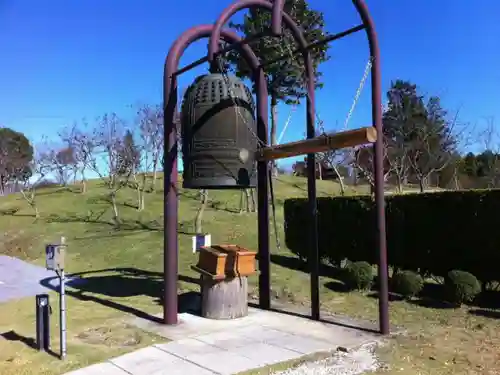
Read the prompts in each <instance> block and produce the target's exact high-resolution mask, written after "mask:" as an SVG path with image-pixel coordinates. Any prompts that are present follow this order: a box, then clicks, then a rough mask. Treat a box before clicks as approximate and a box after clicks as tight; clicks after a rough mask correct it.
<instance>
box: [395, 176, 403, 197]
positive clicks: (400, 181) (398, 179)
mask: <svg viewBox="0 0 500 375" xmlns="http://www.w3.org/2000/svg"><path fill="white" fill-rule="evenodd" d="M396 189H397V192H398V193H399V194H401V193H402V192H403V179H402V178H401V176H400V175H399V173H397V174H396Z"/></svg>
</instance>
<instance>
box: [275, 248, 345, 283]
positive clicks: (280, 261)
mask: <svg viewBox="0 0 500 375" xmlns="http://www.w3.org/2000/svg"><path fill="white" fill-rule="evenodd" d="M271 262H272V263H274V264H277V265H279V266H281V267H285V268H288V269H291V270H294V271H301V272H304V273H310V270H309V264H307V262H304V261H303V260H301V259H300V258H297V257H292V256H286V255H279V254H271ZM319 273H320V276H326V277H331V278H333V279H336V280H338V279H341V278H342V272H341V270H340V269H339V268H336V267H332V266H329V265H326V264H322V263H320V265H319Z"/></svg>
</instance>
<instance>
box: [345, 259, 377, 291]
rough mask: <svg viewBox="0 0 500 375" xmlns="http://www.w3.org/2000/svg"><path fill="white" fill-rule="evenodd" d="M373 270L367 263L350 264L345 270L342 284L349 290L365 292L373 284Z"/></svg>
mask: <svg viewBox="0 0 500 375" xmlns="http://www.w3.org/2000/svg"><path fill="white" fill-rule="evenodd" d="M373 277H374V275H373V268H372V266H371V265H370V263H368V262H364V261H360V262H352V263H349V264H348V265H347V266H346V268H345V273H344V283H345V285H346V286H347V287H348V288H349V289H350V290H367V289H370V287H371V286H372V283H373Z"/></svg>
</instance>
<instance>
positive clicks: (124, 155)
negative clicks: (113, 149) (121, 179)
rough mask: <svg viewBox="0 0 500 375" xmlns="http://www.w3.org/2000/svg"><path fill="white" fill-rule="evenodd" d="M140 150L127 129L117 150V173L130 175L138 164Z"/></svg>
mask: <svg viewBox="0 0 500 375" xmlns="http://www.w3.org/2000/svg"><path fill="white" fill-rule="evenodd" d="M140 158H141V152H140V150H139V148H138V147H137V145H136V144H135V141H134V136H133V134H132V132H131V131H130V130H127V132H126V133H125V136H124V137H123V142H122V144H121V146H120V148H119V150H118V155H117V169H118V174H119V175H122V176H123V175H130V174H132V173H134V172H135V171H137V169H138V168H139V166H140Z"/></svg>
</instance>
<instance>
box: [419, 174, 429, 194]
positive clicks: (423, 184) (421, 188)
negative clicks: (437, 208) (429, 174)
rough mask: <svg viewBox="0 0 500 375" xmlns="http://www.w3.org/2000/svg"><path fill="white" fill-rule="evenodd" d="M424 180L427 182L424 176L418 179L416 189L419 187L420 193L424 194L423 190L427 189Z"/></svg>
mask: <svg viewBox="0 0 500 375" xmlns="http://www.w3.org/2000/svg"><path fill="white" fill-rule="evenodd" d="M426 180H427V178H426V177H424V176H421V177H419V178H418V187H419V189H420V192H421V193H423V192H425V188H426V187H427V181H426Z"/></svg>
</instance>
